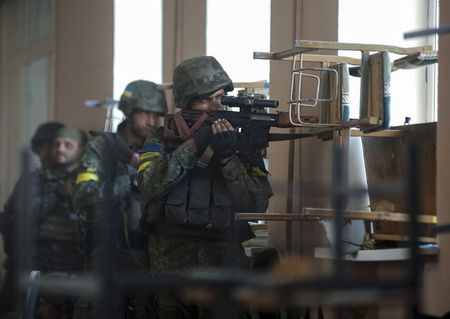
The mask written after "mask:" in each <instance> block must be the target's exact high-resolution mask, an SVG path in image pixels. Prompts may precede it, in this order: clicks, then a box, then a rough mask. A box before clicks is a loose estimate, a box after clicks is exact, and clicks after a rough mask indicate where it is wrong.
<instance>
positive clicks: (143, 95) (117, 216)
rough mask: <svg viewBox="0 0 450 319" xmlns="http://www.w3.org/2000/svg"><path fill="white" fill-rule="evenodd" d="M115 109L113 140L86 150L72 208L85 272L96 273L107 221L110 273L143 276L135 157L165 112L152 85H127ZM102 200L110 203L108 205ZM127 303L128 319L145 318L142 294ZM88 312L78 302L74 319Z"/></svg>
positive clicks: (145, 265) (104, 136)
mask: <svg viewBox="0 0 450 319" xmlns="http://www.w3.org/2000/svg"><path fill="white" fill-rule="evenodd" d="M119 109H120V110H121V111H122V112H123V113H124V114H125V120H124V121H123V122H122V123H121V124H120V125H119V127H118V132H117V134H115V133H98V134H97V136H96V137H95V138H94V139H93V140H92V141H90V142H89V144H88V146H87V149H86V152H85V154H84V155H83V158H82V164H81V169H80V171H79V174H78V178H77V185H76V189H75V193H74V196H73V203H74V205H75V206H76V207H77V209H78V210H79V211H80V212H81V216H82V218H83V220H84V223H83V229H84V231H85V233H86V253H87V254H88V255H89V256H90V265H89V270H91V271H99V270H101V267H100V265H99V261H101V258H100V256H101V254H102V253H103V251H102V246H101V245H99V244H98V243H99V241H100V239H99V237H98V236H99V234H100V233H101V231H100V227H102V224H103V222H102V220H105V216H108V218H109V221H110V222H111V225H112V226H111V229H109V231H110V233H111V234H112V238H111V241H110V242H108V243H106V244H107V245H109V248H111V250H112V252H111V253H112V255H114V256H115V257H114V267H115V269H116V270H117V271H120V272H147V271H148V270H149V258H148V253H147V236H146V235H145V234H144V233H143V232H142V231H141V230H140V227H139V220H140V218H141V215H142V210H143V205H144V200H143V198H142V197H141V195H140V193H139V191H138V189H137V178H136V175H137V166H138V164H139V155H138V153H137V151H138V150H139V149H140V148H141V147H142V145H143V144H144V140H145V136H146V135H147V134H148V133H149V132H150V130H151V129H152V128H153V127H154V126H155V125H158V120H159V116H161V115H164V114H165V113H166V112H167V105H166V100H165V95H164V92H163V90H162V89H161V87H159V86H158V85H156V84H155V83H153V82H149V81H143V80H139V81H134V82H131V83H129V84H128V85H127V87H126V88H125V91H124V93H123V94H122V96H121V98H120V101H119ZM108 185H113V186H111V189H112V191H111V192H110V193H109V192H106V191H105V190H106V189H107V188H108ZM105 193H107V194H105ZM106 198H109V201H108V203H106V202H105V199H106ZM107 204H110V205H111V206H110V207H111V211H108V212H105V208H106V207H107ZM111 212H112V213H111ZM106 214H108V215H106ZM102 218H103V219H102ZM102 239H103V238H102ZM127 299H128V305H127V308H128V309H134V313H133V314H132V316H133V317H136V318H148V317H149V315H148V313H147V310H146V309H147V308H148V302H149V300H148V296H146V294H145V293H142V294H141V293H139V294H137V295H130V294H128V295H127ZM92 306H93V305H92V302H91V301H90V300H88V299H86V300H83V302H80V303H79V304H78V305H77V309H76V311H77V316H79V317H85V316H87V315H86V314H83V313H90V312H92V310H93V309H92ZM114 306H116V305H114ZM124 308H125V307H124ZM94 310H95V309H94ZM127 315H129V314H127Z"/></svg>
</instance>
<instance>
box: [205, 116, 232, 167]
mask: <svg viewBox="0 0 450 319" xmlns="http://www.w3.org/2000/svg"><path fill="white" fill-rule="evenodd" d="M211 130H212V133H213V136H212V140H211V147H212V149H213V150H214V154H215V155H216V156H217V157H218V158H220V159H227V158H229V157H231V156H232V155H233V154H234V153H235V152H236V147H237V134H236V131H235V130H234V128H233V126H232V125H231V124H230V122H228V121H227V120H225V119H219V120H217V121H214V124H213V125H212V127H211Z"/></svg>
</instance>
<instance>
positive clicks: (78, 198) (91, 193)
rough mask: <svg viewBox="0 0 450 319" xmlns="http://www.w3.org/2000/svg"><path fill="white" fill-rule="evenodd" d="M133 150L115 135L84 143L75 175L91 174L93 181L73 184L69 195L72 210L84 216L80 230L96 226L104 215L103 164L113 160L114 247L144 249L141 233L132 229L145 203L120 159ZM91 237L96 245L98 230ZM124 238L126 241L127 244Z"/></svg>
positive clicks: (104, 165) (130, 172)
mask: <svg viewBox="0 0 450 319" xmlns="http://www.w3.org/2000/svg"><path fill="white" fill-rule="evenodd" d="M124 141H125V143H126V144H127V145H128V147H127V148H126V149H125V148H124V147H123V145H122V144H123V143H124ZM133 148H137V146H136V145H131V144H129V143H128V142H127V141H126V139H125V137H124V136H121V135H119V134H116V133H102V134H99V135H97V136H96V137H95V138H94V139H92V140H91V141H90V142H89V143H88V144H87V146H86V149H85V152H84V154H83V156H82V158H81V165H80V169H79V174H83V173H86V174H92V175H95V176H97V179H91V180H85V181H81V182H79V183H78V184H76V185H75V189H74V192H73V196H72V201H73V204H74V207H75V209H77V210H78V211H80V212H82V213H83V215H84V216H85V219H86V220H85V224H84V227H86V228H87V229H90V228H91V227H94V228H95V227H98V226H100V223H101V220H102V218H103V214H105V212H104V211H103V207H104V206H103V204H104V203H105V187H106V180H107V163H108V161H111V160H114V159H116V161H115V163H114V166H115V171H114V176H111V177H110V178H111V179H112V180H113V181H114V184H113V185H112V189H113V193H112V194H110V195H111V196H110V200H111V202H110V203H111V206H112V208H113V209H115V211H116V214H114V215H112V216H110V218H111V222H112V226H111V227H112V233H113V237H114V238H113V241H114V245H117V247H122V248H124V247H127V246H128V244H130V245H131V246H132V247H141V246H142V247H145V246H146V240H143V237H144V234H143V233H142V232H140V230H139V229H138V227H137V226H136V225H137V224H138V222H137V221H138V220H139V219H140V218H141V215H142V211H143V206H144V205H145V200H144V198H143V197H142V196H141V194H140V193H139V191H138V189H137V186H136V185H134V183H133V182H134V181H136V170H135V169H133V168H131V167H130V165H128V164H126V163H124V162H123V161H122V160H121V159H122V157H124V156H123V155H124V154H123V153H124V152H129V151H130V150H131V149H133ZM125 224H126V225H125ZM125 227H126V230H125ZM92 235H93V241H94V242H97V240H99V238H98V231H95V230H94V231H93V233H92ZM128 236H129V237H128ZM127 237H128V238H129V242H128V243H127V239H126V238H127ZM91 248H92V247H90V248H88V250H90V249H91Z"/></svg>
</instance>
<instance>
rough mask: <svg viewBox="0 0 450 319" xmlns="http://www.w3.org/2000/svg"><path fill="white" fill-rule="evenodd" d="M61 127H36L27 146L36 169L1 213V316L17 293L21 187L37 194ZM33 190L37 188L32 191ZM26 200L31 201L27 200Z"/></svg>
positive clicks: (54, 124) (50, 124)
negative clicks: (17, 222)
mask: <svg viewBox="0 0 450 319" xmlns="http://www.w3.org/2000/svg"><path fill="white" fill-rule="evenodd" d="M63 126H64V125H63V124H61V123H57V122H47V123H43V124H41V125H39V127H38V128H37V129H36V131H35V133H34V135H33V137H32V139H31V143H30V147H31V150H32V151H33V152H34V153H35V154H36V155H38V157H39V160H40V163H39V164H40V165H39V168H38V169H36V170H34V171H32V172H30V174H28V176H23V175H22V176H21V177H20V178H19V180H18V181H17V183H16V185H15V186H14V190H13V192H12V194H11V196H10V197H9V198H8V200H7V202H6V204H5V207H4V213H2V214H0V233H1V234H2V235H3V249H4V251H5V254H6V255H7V258H6V260H5V263H4V267H5V269H6V275H5V277H4V280H3V285H2V290H1V294H0V300H1V302H0V314H1V313H7V312H12V311H13V310H14V309H15V303H16V302H15V296H16V292H15V291H16V290H15V285H14V277H15V272H14V270H15V268H16V267H15V266H14V265H15V261H14V258H13V257H14V256H13V247H14V240H15V239H14V233H13V231H14V218H15V217H16V205H17V201H18V200H19V192H20V189H21V188H22V186H23V185H24V184H25V183H27V184H28V185H29V186H30V187H29V189H30V190H31V191H32V192H33V191H34V192H35V193H36V192H37V185H38V183H37V181H38V180H39V177H40V176H41V174H42V173H43V171H44V170H45V169H47V168H49V167H51V166H52V157H51V151H52V144H53V140H54V136H55V132H56V131H57V130H58V129H60V128H61V127H63ZM33 186H36V187H33ZM29 198H33V196H30V197H29Z"/></svg>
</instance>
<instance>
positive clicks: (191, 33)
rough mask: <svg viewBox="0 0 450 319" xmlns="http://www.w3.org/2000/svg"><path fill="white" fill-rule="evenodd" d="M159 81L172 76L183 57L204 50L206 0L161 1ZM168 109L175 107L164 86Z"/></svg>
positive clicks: (203, 51)
mask: <svg viewBox="0 0 450 319" xmlns="http://www.w3.org/2000/svg"><path fill="white" fill-rule="evenodd" d="M163 17H164V19H163V52H164V54H163V61H162V64H163V72H162V76H163V82H164V83H169V82H172V79H173V71H174V70H175V67H176V66H177V65H178V64H179V63H180V62H182V61H183V60H185V59H188V58H191V57H194V56H200V55H205V54H206V0H191V1H189V3H187V2H186V1H183V0H165V1H163ZM166 96H167V105H168V108H169V113H173V112H174V111H175V107H174V105H173V96H172V91H171V90H166Z"/></svg>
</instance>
